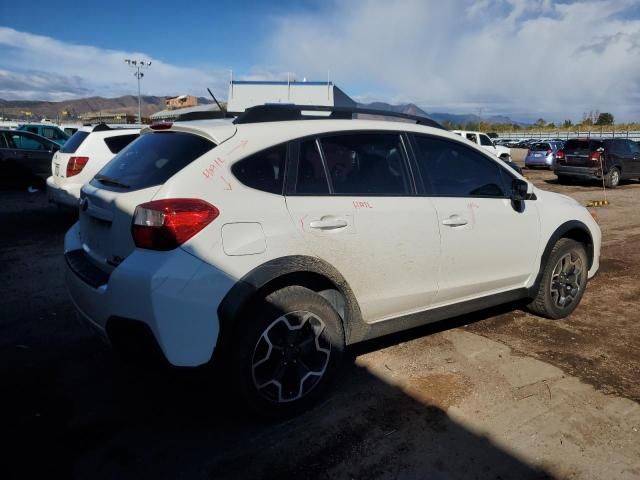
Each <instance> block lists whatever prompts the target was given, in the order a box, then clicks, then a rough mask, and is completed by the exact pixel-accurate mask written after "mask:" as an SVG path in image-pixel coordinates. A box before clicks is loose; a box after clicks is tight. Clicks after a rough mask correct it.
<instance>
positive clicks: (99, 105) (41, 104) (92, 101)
mask: <svg viewBox="0 0 640 480" xmlns="http://www.w3.org/2000/svg"><path fill="white" fill-rule="evenodd" d="M165 99H166V97H158V96H147V95H145V96H142V97H141V106H142V115H143V116H145V117H148V116H149V115H151V114H152V113H155V112H158V111H160V110H163V109H164V108H165ZM198 102H199V104H201V105H202V104H210V103H212V101H211V99H209V98H205V97H199V98H198ZM358 106H360V107H363V108H371V109H375V110H385V111H394V112H401V113H407V114H410V115H421V116H426V117H429V118H432V119H433V120H435V121H436V122H440V123H443V122H451V123H454V124H463V125H464V124H467V123H472V124H473V123H478V121H479V120H480V117H479V116H478V115H474V114H472V113H468V114H453V113H440V112H432V113H427V112H425V111H424V110H423V109H422V108H420V107H418V106H417V105H415V104H413V103H406V104H401V105H392V104H390V103H385V102H372V103H363V104H358ZM24 112H31V115H30V116H31V117H32V118H33V119H34V120H35V119H37V120H40V119H41V118H49V119H62V118H64V117H65V115H64V114H63V112H67V114H66V116H67V118H74V117H77V116H78V115H82V114H84V113H90V112H102V113H130V114H137V113H138V97H136V96H134V95H125V96H123V97H117V98H104V97H88V98H78V99H75V100H63V101H61V102H47V101H41V100H3V99H0V117H5V116H8V117H16V116H20V117H24V115H25V113H24ZM482 121H483V122H485V123H517V124H519V125H521V126H525V125H527V124H525V123H522V122H516V121H514V120H512V119H510V118H509V117H507V116H504V115H491V116H486V117H482Z"/></svg>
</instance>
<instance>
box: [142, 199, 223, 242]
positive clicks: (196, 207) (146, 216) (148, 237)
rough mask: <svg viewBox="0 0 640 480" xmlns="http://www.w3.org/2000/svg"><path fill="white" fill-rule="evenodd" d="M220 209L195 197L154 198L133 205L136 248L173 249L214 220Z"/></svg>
mask: <svg viewBox="0 0 640 480" xmlns="http://www.w3.org/2000/svg"><path fill="white" fill-rule="evenodd" d="M218 215H220V211H219V210H218V209H217V208H216V207H214V206H213V205H211V204H210V203H207V202H205V201H204V200H198V199H196V198H171V199H166V200H154V201H151V202H147V203H143V204H142V205H138V206H137V207H136V211H135V213H134V214H133V225H132V226H131V234H132V235H133V241H134V242H135V244H136V246H137V247H140V248H147V249H149V250H173V249H174V248H176V247H178V246H180V245H182V244H183V243H184V242H186V241H187V240H189V239H190V238H191V237H193V236H194V235H195V234H196V233H198V232H199V231H200V230H202V229H203V228H204V227H206V226H207V225H209V224H210V223H211V222H213V221H214V220H215V219H216V218H218Z"/></svg>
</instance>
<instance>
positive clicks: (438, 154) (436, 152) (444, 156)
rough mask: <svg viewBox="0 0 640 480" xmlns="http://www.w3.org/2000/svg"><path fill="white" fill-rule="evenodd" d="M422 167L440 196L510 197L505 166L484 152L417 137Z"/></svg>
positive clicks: (449, 141) (426, 177)
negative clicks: (504, 170)
mask: <svg viewBox="0 0 640 480" xmlns="http://www.w3.org/2000/svg"><path fill="white" fill-rule="evenodd" d="M415 140H416V145H417V147H418V152H417V161H418V168H419V170H420V173H421V175H422V178H423V180H424V181H425V182H426V183H428V184H429V185H430V191H431V193H432V194H433V195H436V196H446V197H506V196H507V194H506V192H507V189H506V187H505V183H506V180H507V178H506V177H507V175H504V176H503V173H502V171H501V170H502V169H501V167H500V166H499V165H498V164H497V163H496V162H495V161H493V160H491V159H489V158H487V157H486V156H484V155H483V154H481V153H480V152H476V151H474V150H473V149H471V148H469V147H467V146H465V145H462V144H459V143H457V142H453V141H451V140H444V139H439V138H433V137H427V136H416V137H415Z"/></svg>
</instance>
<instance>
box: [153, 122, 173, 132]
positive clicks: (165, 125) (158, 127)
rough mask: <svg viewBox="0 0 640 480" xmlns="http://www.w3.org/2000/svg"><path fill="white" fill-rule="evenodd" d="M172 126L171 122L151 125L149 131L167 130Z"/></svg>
mask: <svg viewBox="0 0 640 480" xmlns="http://www.w3.org/2000/svg"><path fill="white" fill-rule="evenodd" d="M172 126H173V122H160V123H153V124H152V125H151V130H169V129H170V128H171V127H172Z"/></svg>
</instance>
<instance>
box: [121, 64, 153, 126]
mask: <svg viewBox="0 0 640 480" xmlns="http://www.w3.org/2000/svg"><path fill="white" fill-rule="evenodd" d="M124 61H125V63H126V64H127V65H129V66H130V67H132V68H135V69H136V71H135V72H134V73H133V76H134V77H136V78H137V79H138V123H142V104H141V101H140V79H141V78H142V77H144V73H142V72H141V71H140V69H141V68H149V67H150V66H151V62H150V61H148V60H131V59H129V58H126V59H125V60H124Z"/></svg>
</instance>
